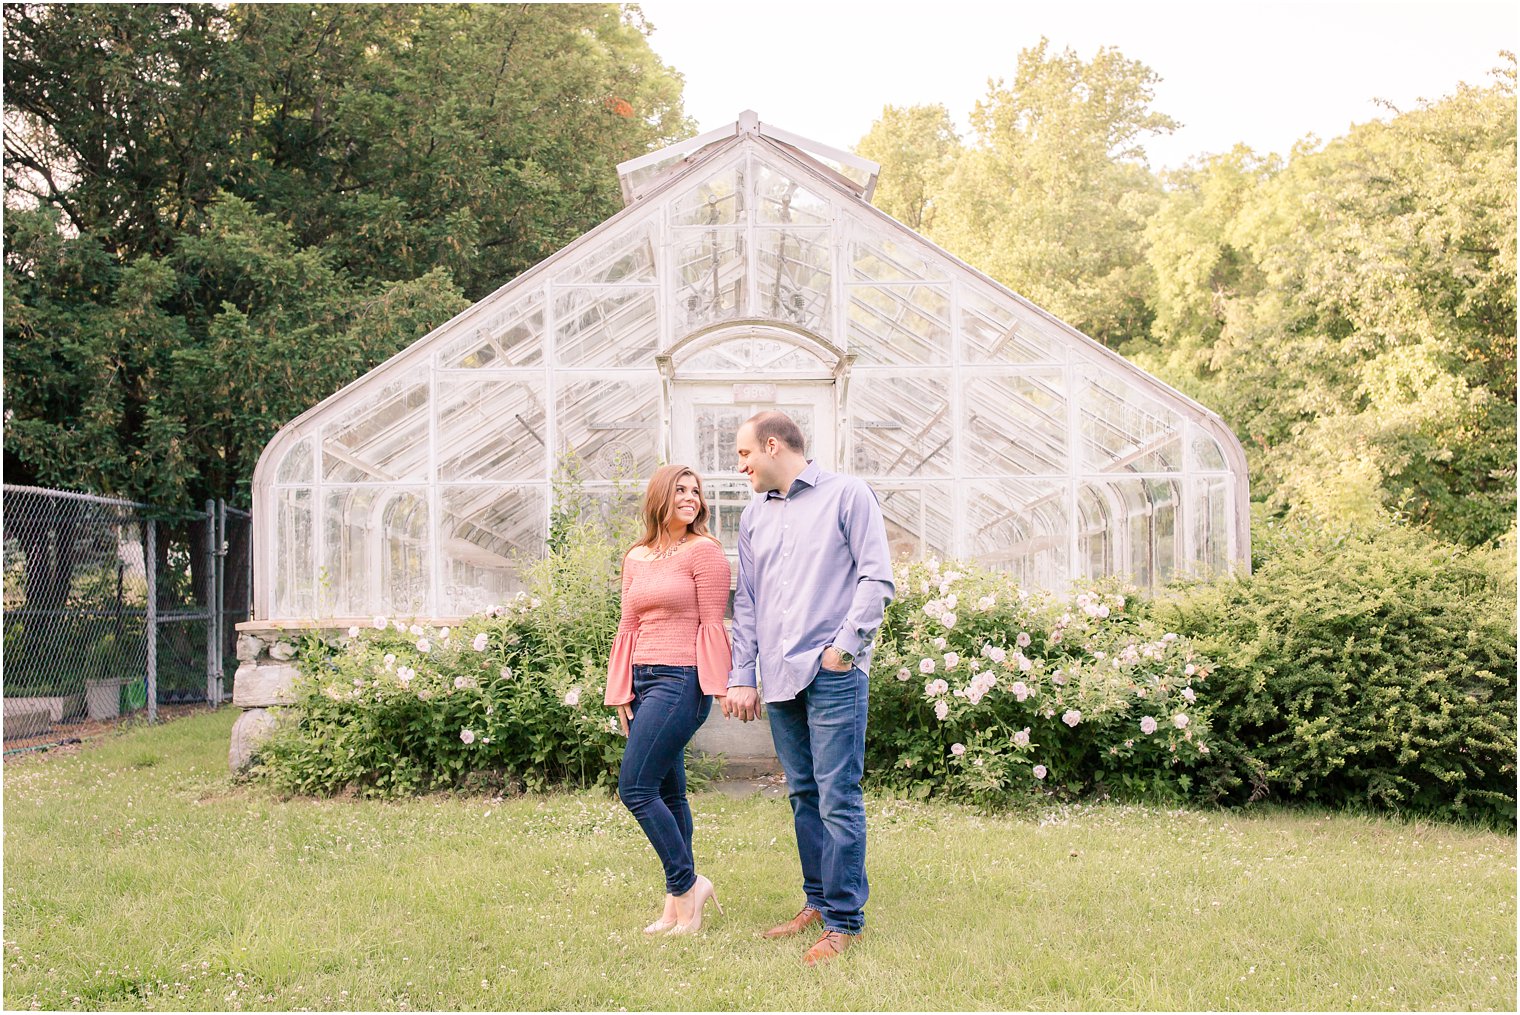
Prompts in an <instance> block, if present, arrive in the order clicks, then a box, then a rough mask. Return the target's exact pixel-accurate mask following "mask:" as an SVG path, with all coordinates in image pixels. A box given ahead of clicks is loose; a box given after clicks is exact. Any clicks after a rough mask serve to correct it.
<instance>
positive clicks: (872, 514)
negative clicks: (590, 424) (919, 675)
mask: <svg viewBox="0 0 1520 1015" xmlns="http://www.w3.org/2000/svg"><path fill="white" fill-rule="evenodd" d="M736 444H737V451H738V454H739V471H740V472H743V473H744V474H745V475H747V476H748V477H749V482H750V486H751V487H752V488H753V489H754V491H755V493H757V494H759V495H760V496H758V497H756V498H755V499H754V500H752V501H750V503H749V506H748V507H746V508H745V509H744V514H743V515H742V516H741V517H740V519H739V582H738V590H737V591H736V593H735V595H734V625H733V645H734V668H733V671H732V672H731V673H730V674H729V678H728V697H727V698H726V699H725V701H724V705H723V712H724V714H725V715H727V716H730V717H737V718H739V719H741V720H743V721H745V722H748V721H749V720H751V719H754V718H757V717H758V716H759V714H760V695H759V692H758V691H757V689H756V664H757V662H758V665H759V672H760V674H761V675H762V676H763V677H764V694H765V705H766V710H767V711H768V712H769V713H770V721H771V735H772V737H773V739H774V740H775V742H776V756H777V757H778V758H780V760H781V768H782V771H784V772H785V773H786V781H787V786H788V789H789V791H790V793H789V795H790V798H791V803H792V819H793V824H794V826H795V828H796V832H797V853H798V856H799V857H800V858H801V860H802V891H803V894H804V896H805V902H804V904H803V907H802V911H801V912H799V913H798V914H797V915H796V916H795V917H793V918H792V919H791V920H789V921H787V922H786V923H783V924H781V925H780V926H778V927H773V928H771V929H770V930H768V931H766V932H765V936H766V937H787V936H790V935H793V934H800V933H802V932H803V931H804V930H806V929H807V928H808V927H809V926H810V925H812V924H815V923H821V924H822V930H823V936H822V937H820V938H819V939H818V940H817V942H816V943H814V944H813V946H812V948H810V949H809V950H808V952H807V954H806V955H804V956H803V959H802V961H803V963H804V964H805V965H808V966H813V965H817V964H819V963H821V962H827V961H829V960H830V959H832V958H834V957H835V956H837V955H838V954H839V953H840V952H842V951H844V950H845V949H846V948H848V947H849V946H850V945H852V944H854V942H855V940H856V939H857V938H858V937H859V935H860V933H861V931H862V930H864V928H865V903H866V894H867V890H868V889H867V884H866V810H865V800H864V798H863V797H862V795H861V791H860V779H861V775H862V774H863V773H864V769H865V737H866V689H867V679H866V674H867V673H869V672H870V667H871V643H872V640H873V639H874V638H875V637H876V631H877V629H878V628H879V627H880V626H881V619H882V613H883V611H884V610H885V609H886V606H887V603H889V602H891V601H892V595H893V592H894V591H895V589H894V587H893V584H892V564H891V559H890V551H889V550H888V547H887V531H886V526H885V525H884V524H883V523H882V518H881V506H880V505H879V504H878V503H877V501H876V495H875V494H874V493H873V492H872V491H871V488H870V487H869V486H867V485H866V484H865V483H863V482H862V481H860V480H858V479H856V478H854V477H852V476H844V475H840V474H838V473H832V472H825V471H824V470H823V469H821V468H819V467H818V464H817V463H816V462H812V461H809V460H808V459H807V458H805V457H803V452H804V450H805V449H804V445H803V437H802V431H801V430H800V429H798V427H797V424H796V423H794V422H793V421H792V420H791V419H790V418H789V417H788V416H786V415H785V414H783V413H780V412H762V413H760V414H759V415H757V416H754V417H753V418H751V419H750V420H748V421H747V422H745V424H744V425H743V426H741V427H740V428H739V433H738V437H737V440H736Z"/></svg>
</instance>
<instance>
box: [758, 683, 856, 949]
mask: <svg viewBox="0 0 1520 1015" xmlns="http://www.w3.org/2000/svg"><path fill="white" fill-rule="evenodd" d="M866 688H867V682H866V675H865V673H863V672H861V671H860V670H859V669H857V668H855V667H851V668H850V670H849V672H848V673H837V672H834V671H833V670H825V669H823V668H821V667H820V668H819V670H818V673H817V675H815V676H814V677H813V682H812V683H811V684H809V685H808V686H807V687H806V688H804V689H803V691H802V693H801V694H799V695H797V697H795V698H793V699H792V700H791V701H774V702H767V703H766V706H765V708H766V711H767V712H768V713H769V714H770V717H771V738H772V739H773V740H774V741H775V743H776V757H777V758H779V759H780V760H781V770H782V771H783V772H785V773H786V784H787V787H788V788H789V790H790V798H791V802H792V823H793V825H794V826H795V827H796V830H797V855H798V856H799V857H800V858H801V860H802V891H803V894H804V895H806V896H807V904H808V905H809V906H811V907H812V908H813V909H816V910H818V912H820V913H822V914H823V925H824V926H825V927H827V928H828V929H829V930H837V931H843V932H844V933H846V934H859V933H860V932H861V931H862V930H863V929H865V923H866V918H865V906H866V895H867V894H868V893H869V891H870V886H869V885H868V884H867V883H866V804H865V797H864V796H863V795H862V793H861V791H860V778H861V776H862V775H863V774H864V773H865V757H866Z"/></svg>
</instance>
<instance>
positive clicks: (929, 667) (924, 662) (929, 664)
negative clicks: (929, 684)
mask: <svg viewBox="0 0 1520 1015" xmlns="http://www.w3.org/2000/svg"><path fill="white" fill-rule="evenodd" d="M918 672H920V673H933V672H934V660H933V659H920V660H919V662H918Z"/></svg>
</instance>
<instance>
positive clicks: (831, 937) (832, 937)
mask: <svg viewBox="0 0 1520 1015" xmlns="http://www.w3.org/2000/svg"><path fill="white" fill-rule="evenodd" d="M858 940H860V935H859V934H846V933H844V932H842V931H837V930H826V931H824V932H823V937H821V938H819V939H818V940H817V942H816V943H814V945H813V947H811V948H809V949H808V950H807V954H806V955H804V956H803V957H802V964H803V965H804V966H821V965H823V964H824V963H825V962H828V961H829V960H831V959H833V958H834V957H835V956H836V955H838V954H839V953H840V952H842V951H844V950H845V949H846V948H848V947H850V945H852V944H854V943H855V942H856V941H858Z"/></svg>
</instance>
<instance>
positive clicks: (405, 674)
mask: <svg viewBox="0 0 1520 1015" xmlns="http://www.w3.org/2000/svg"><path fill="white" fill-rule="evenodd" d="M416 675H417V671H416V670H414V669H412V668H411V667H410V666H403V667H401V668H400V669H399V670H397V671H396V679H397V680H399V681H401V686H402V687H405V686H407V685H408V684H410V683H411V682H412V678H413V677H415V676H416Z"/></svg>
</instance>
